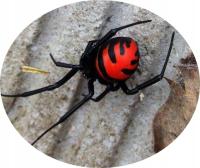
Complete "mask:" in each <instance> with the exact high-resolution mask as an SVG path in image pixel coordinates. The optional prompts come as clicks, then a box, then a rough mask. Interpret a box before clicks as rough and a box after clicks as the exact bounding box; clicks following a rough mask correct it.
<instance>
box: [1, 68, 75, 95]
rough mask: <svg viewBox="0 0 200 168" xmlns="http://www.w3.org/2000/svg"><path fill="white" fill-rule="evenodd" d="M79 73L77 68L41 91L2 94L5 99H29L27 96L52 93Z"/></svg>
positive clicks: (40, 89)
mask: <svg viewBox="0 0 200 168" xmlns="http://www.w3.org/2000/svg"><path fill="white" fill-rule="evenodd" d="M77 71H78V69H77V68H74V69H72V70H70V71H69V72H68V73H67V74H66V75H65V76H64V77H63V78H62V79H61V80H59V81H57V82H56V83H54V84H52V85H49V86H46V87H43V88H39V89H35V90H32V91H27V92H24V93H19V94H1V96H4V97H27V96H32V95H34V94H38V93H41V92H45V91H50V90H54V89H56V88H58V87H60V86H62V85H63V84H65V83H66V82H67V81H68V80H69V79H70V78H71V77H72V76H74V75H75V74H76V72H77Z"/></svg>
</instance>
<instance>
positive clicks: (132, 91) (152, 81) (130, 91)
mask: <svg viewBox="0 0 200 168" xmlns="http://www.w3.org/2000/svg"><path fill="white" fill-rule="evenodd" d="M174 35H175V32H173V33H172V36H171V41H170V45H169V49H168V53H167V57H166V59H165V63H164V65H163V68H162V70H161V72H160V74H159V75H156V76H155V77H154V78H152V79H150V80H148V81H146V82H144V83H141V84H140V85H137V86H136V87H135V88H134V89H129V88H128V87H127V85H126V84H125V82H123V83H121V89H122V90H123V91H124V93H126V94H128V95H133V94H136V93H138V92H139V91H140V90H142V89H144V88H146V87H148V86H151V85H153V84H155V83H157V82H159V81H160V80H162V78H163V77H164V73H165V69H166V67H167V63H168V61H169V56H170V54H171V50H172V46H173V41H174Z"/></svg>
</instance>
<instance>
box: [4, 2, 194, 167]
mask: <svg viewBox="0 0 200 168" xmlns="http://www.w3.org/2000/svg"><path fill="white" fill-rule="evenodd" d="M147 19H152V20H153V21H152V22H151V23H148V24H143V25H138V26H135V27H131V28H128V29H125V30H123V31H121V32H119V33H118V34H117V36H130V37H132V38H134V39H135V40H136V41H137V42H138V44H139V48H140V53H141V57H142V58H141V62H140V71H141V74H137V73H136V74H135V75H134V76H133V79H130V80H129V81H128V83H129V85H130V87H131V86H132V87H134V85H135V84H139V83H141V82H142V81H145V80H147V79H150V78H151V77H152V76H155V75H157V74H158V73H160V70H161V68H162V66H163V63H164V60H165V57H166V53H167V50H168V46H169V41H170V37H171V33H172V32H173V31H174V29H173V27H171V26H170V25H169V24H168V23H167V22H165V21H163V20H162V19H161V18H159V17H158V16H156V15H154V14H152V13H150V12H149V11H146V10H144V9H140V8H138V7H134V6H132V5H128V4H124V3H119V2H109V1H107V2H103V1H90V2H81V3H77V4H72V5H68V6H65V7H62V8H59V9H56V10H54V11H52V12H50V13H48V14H46V15H44V16H42V17H41V18H40V19H38V20H37V21H35V22H34V23H33V24H31V25H30V26H29V27H28V28H27V29H25V31H23V33H21V34H20V36H19V37H18V38H17V39H16V41H15V42H14V44H13V45H12V47H11V48H10V51H9V52H8V55H7V57H6V59H5V62H4V66H3V70H2V76H1V89H2V91H3V92H4V93H17V92H22V91H24V90H26V91H27V90H30V89H34V88H39V87H42V86H46V85H49V84H51V83H54V82H55V81H57V80H59V79H60V78H61V77H62V76H63V75H64V74H65V73H66V72H67V71H68V70H67V69H64V68H58V67H55V65H54V64H53V63H52V61H51V60H50V58H49V53H50V52H51V53H52V54H53V55H54V57H55V59H56V60H59V61H63V62H68V63H74V64H78V63H79V58H80V56H81V53H82V52H83V51H84V48H85V46H86V45H87V42H88V41H89V40H93V39H97V38H100V37H102V36H103V35H104V34H105V33H106V32H107V31H109V30H110V29H112V28H115V27H119V26H122V25H125V24H128V23H132V22H135V21H138V20H147ZM189 53H191V50H190V48H189V47H188V45H187V43H186V42H185V41H184V39H183V38H182V37H181V36H180V35H179V34H178V32H176V36H175V41H174V46H173V49H172V54H171V57H170V61H169V65H168V67H167V70H166V75H165V76H166V77H167V78H169V79H171V80H178V75H179V72H178V71H177V69H176V68H174V67H173V66H174V65H176V64H178V63H179V60H180V59H181V58H185V57H186V56H187V55H188V54H189ZM24 64H26V65H30V66H33V67H38V68H41V69H45V70H48V71H49V72H50V75H48V76H44V75H35V74H24V73H21V72H20V69H19V67H20V66H21V65H24ZM4 81H6V82H4ZM86 84H87V82H86V80H85V79H83V77H82V76H81V75H80V74H78V75H76V76H74V77H73V78H72V79H71V80H70V81H69V82H67V83H66V84H65V85H64V86H62V87H61V88H59V89H56V90H54V91H52V92H45V93H42V94H38V95H34V96H32V97H27V98H17V99H13V98H3V102H4V106H5V109H6V111H7V113H8V115H9V117H10V119H11V121H12V123H13V124H14V126H15V127H16V128H17V130H18V131H19V132H20V133H21V134H22V136H23V137H25V138H26V139H27V140H28V141H29V142H32V141H33V140H34V139H35V138H36V137H37V136H38V135H39V134H40V133H41V132H43V130H45V129H46V128H48V126H50V125H51V124H52V123H54V122H55V121H57V119H58V118H59V116H61V115H63V114H64V113H65V112H66V111H67V110H68V109H69V108H70V107H72V106H73V104H74V103H76V102H77V101H78V100H80V99H81V98H83V97H82V95H81V94H82V93H87V87H86ZM103 88H104V86H101V85H100V84H98V82H96V83H95V92H96V94H98V93H99V92H101V91H102V90H103ZM169 92H170V88H169V86H168V83H167V82H166V81H165V80H162V81H161V82H159V83H157V84H155V85H153V86H152V87H149V88H147V89H145V90H143V91H141V92H140V93H139V94H136V95H132V96H127V95H125V94H124V93H123V92H122V91H121V90H119V91H117V92H112V93H111V94H109V95H107V96H106V97H105V98H104V99H103V100H102V101H100V102H99V103H95V102H92V101H90V102H88V103H87V104H85V105H84V106H82V107H81V108H80V109H79V110H78V111H77V112H76V113H74V114H73V116H71V117H70V118H69V120H68V121H67V122H65V123H63V124H62V125H60V126H59V127H57V128H55V129H54V130H52V131H51V132H49V133H48V134H47V135H46V136H45V137H44V138H42V139H41V140H40V141H39V142H38V143H37V144H36V145H35V146H36V147H37V148H38V149H39V150H41V151H43V152H44V153H46V154H48V155H50V156H52V157H54V158H56V159H58V160H62V161H64V162H67V163H71V164H76V165H81V166H92V167H94V166H95V167H108V166H119V165H125V164H128V163H133V162H136V161H139V160H142V159H144V158H146V157H149V156H151V155H153V154H154V137H153V129H152V124H153V119H154V117H155V115H156V113H157V111H158V109H159V108H160V107H161V106H162V105H163V104H164V103H165V101H166V100H167V98H168V96H169ZM96 94H95V95H96Z"/></svg>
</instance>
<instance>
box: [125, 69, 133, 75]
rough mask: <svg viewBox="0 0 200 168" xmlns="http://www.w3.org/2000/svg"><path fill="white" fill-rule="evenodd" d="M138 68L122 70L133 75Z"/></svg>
mask: <svg viewBox="0 0 200 168" xmlns="http://www.w3.org/2000/svg"><path fill="white" fill-rule="evenodd" d="M135 70H136V69H122V72H123V73H124V74H126V75H132V74H133V73H134V72H135Z"/></svg>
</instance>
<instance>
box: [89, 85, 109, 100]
mask: <svg viewBox="0 0 200 168" xmlns="http://www.w3.org/2000/svg"><path fill="white" fill-rule="evenodd" d="M110 91H111V88H110V85H108V86H107V87H106V89H105V90H104V91H103V92H102V93H101V94H100V95H98V96H97V97H95V98H92V97H91V98H90V99H91V100H92V101H94V102H98V101H100V100H101V99H103V98H104V97H105V96H106V95H107V94H108V93H109V92H110Z"/></svg>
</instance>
